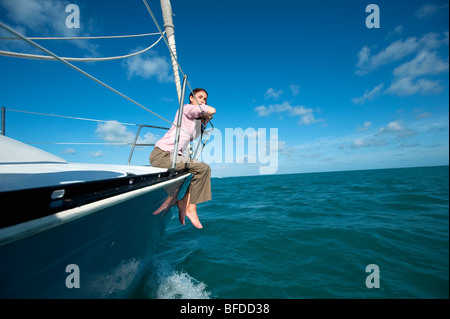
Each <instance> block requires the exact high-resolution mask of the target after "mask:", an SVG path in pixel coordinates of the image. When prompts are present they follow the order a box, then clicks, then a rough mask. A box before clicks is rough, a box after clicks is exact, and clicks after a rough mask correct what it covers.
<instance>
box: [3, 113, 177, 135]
mask: <svg viewBox="0 0 450 319" xmlns="http://www.w3.org/2000/svg"><path fill="white" fill-rule="evenodd" d="M5 110H6V111H9V112H18V113H27V114H34V115H44V116H52V117H61V118H65V119H72V120H81V121H91V122H98V123H114V124H122V125H130V126H141V125H140V124H135V123H124V122H117V121H111V120H96V119H88V118H84V117H76V116H67V115H57V114H47V113H39V112H32V111H22V110H13V109H5ZM152 127H153V128H159V129H165V130H168V129H169V128H167V127H160V126H152Z"/></svg>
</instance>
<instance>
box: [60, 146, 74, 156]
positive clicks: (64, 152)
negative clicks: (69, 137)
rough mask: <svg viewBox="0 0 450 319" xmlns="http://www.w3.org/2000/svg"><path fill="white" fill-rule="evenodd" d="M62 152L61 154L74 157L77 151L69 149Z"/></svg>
mask: <svg viewBox="0 0 450 319" xmlns="http://www.w3.org/2000/svg"><path fill="white" fill-rule="evenodd" d="M62 152H63V154H66V155H75V154H76V153H77V151H76V150H75V149H73V148H71V147H69V148H68V149H65V150H63V151H62Z"/></svg>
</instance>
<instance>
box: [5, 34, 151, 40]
mask: <svg viewBox="0 0 450 319" xmlns="http://www.w3.org/2000/svg"><path fill="white" fill-rule="evenodd" d="M158 34H160V33H159V32H154V33H142V34H129V35H102V36H84V37H28V39H30V40H96V39H118V38H135V37H146V36H150V35H158ZM0 40H21V39H20V38H18V37H0Z"/></svg>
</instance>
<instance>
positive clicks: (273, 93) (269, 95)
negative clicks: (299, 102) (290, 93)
mask: <svg viewBox="0 0 450 319" xmlns="http://www.w3.org/2000/svg"><path fill="white" fill-rule="evenodd" d="M282 94H283V90H278V91H275V90H274V89H273V88H269V89H268V90H267V91H266V93H264V97H265V98H266V99H269V98H273V99H278V98H279V97H280V96H281V95H282Z"/></svg>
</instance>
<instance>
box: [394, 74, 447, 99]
mask: <svg viewBox="0 0 450 319" xmlns="http://www.w3.org/2000/svg"><path fill="white" fill-rule="evenodd" d="M442 89H443V87H442V86H441V85H440V82H439V81H437V80H434V81H433V80H429V79H425V78H422V79H418V80H416V79H414V78H412V77H404V78H398V79H396V80H394V81H393V82H392V84H391V86H390V87H389V88H388V89H387V90H386V92H387V93H392V94H396V95H398V96H407V95H413V94H417V93H422V94H437V93H440V92H441V91H442Z"/></svg>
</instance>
